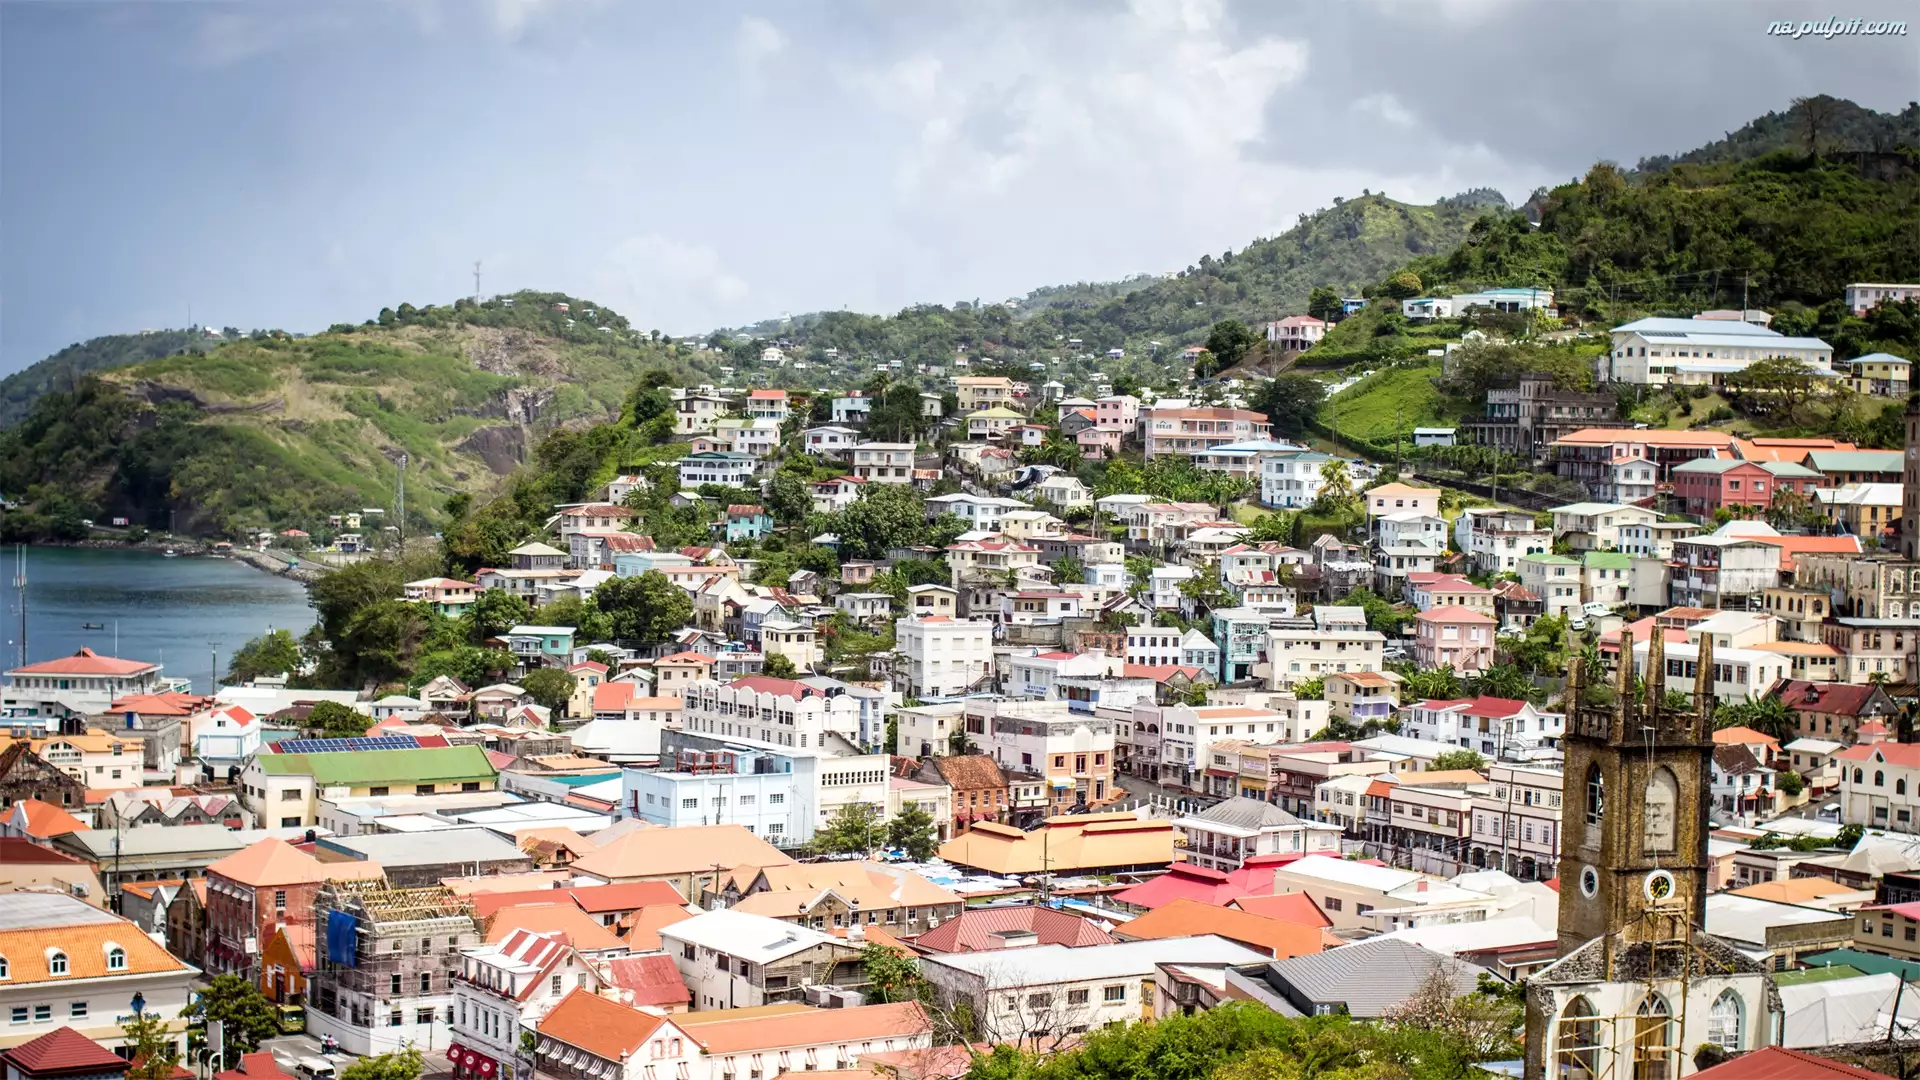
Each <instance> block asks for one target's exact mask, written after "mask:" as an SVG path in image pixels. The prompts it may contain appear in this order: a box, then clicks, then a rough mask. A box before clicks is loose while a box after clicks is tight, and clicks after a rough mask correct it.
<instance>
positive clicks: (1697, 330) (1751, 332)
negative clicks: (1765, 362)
mask: <svg viewBox="0 0 1920 1080" xmlns="http://www.w3.org/2000/svg"><path fill="white" fill-rule="evenodd" d="M1612 332H1613V333H1615V334H1689V335H1692V334H1714V335H1718V336H1721V337H1758V338H1777V337H1779V336H1781V335H1779V334H1778V333H1775V332H1774V331H1772V330H1769V329H1767V328H1766V327H1764V326H1755V325H1754V324H1753V323H1746V322H1733V321H1731V320H1726V321H1723V320H1720V319H1660V318H1654V319H1635V320H1634V321H1633V322H1630V323H1626V324H1624V325H1622V326H1616V327H1614V328H1613V330H1612Z"/></svg>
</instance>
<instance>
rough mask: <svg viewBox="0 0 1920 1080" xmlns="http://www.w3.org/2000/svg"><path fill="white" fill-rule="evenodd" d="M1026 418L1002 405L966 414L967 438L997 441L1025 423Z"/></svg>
mask: <svg viewBox="0 0 1920 1080" xmlns="http://www.w3.org/2000/svg"><path fill="white" fill-rule="evenodd" d="M1026 419H1027V418H1026V417H1025V416H1024V415H1022V414H1020V413H1018V412H1015V411H1014V410H1012V409H1009V408H1007V407H1006V406H1004V405H996V406H994V407H992V408H989V409H980V410H978V411H977V412H970V413H968V414H966V421H965V424H966V429H967V438H968V439H970V440H972V441H974V442H980V441H982V440H987V439H998V438H1000V437H1001V436H1003V435H1005V434H1007V433H1008V432H1010V431H1012V430H1013V429H1014V428H1016V427H1018V426H1020V425H1021V424H1023V423H1025V422H1026Z"/></svg>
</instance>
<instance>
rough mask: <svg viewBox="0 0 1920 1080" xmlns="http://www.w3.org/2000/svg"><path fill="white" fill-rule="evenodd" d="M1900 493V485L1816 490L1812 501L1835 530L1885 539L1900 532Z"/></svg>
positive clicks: (1853, 485) (1857, 485)
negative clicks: (1888, 535) (1815, 502)
mask: <svg viewBox="0 0 1920 1080" xmlns="http://www.w3.org/2000/svg"><path fill="white" fill-rule="evenodd" d="M1901 492H1902V485H1900V484H1844V485H1842V486H1840V487H1837V488H1815V489H1814V492H1813V497H1814V499H1815V500H1816V501H1817V502H1818V503H1819V505H1820V509H1822V510H1823V511H1825V512H1826V515H1827V520H1828V521H1829V522H1832V523H1833V526H1834V528H1835V529H1836V530H1838V531H1840V532H1843V533H1851V534H1852V535H1854V536H1862V537H1866V536H1882V537H1884V536H1886V535H1887V534H1889V533H1892V532H1894V531H1895V530H1896V529H1898V528H1899V521H1900V504H1901Z"/></svg>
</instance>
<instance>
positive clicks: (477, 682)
mask: <svg viewBox="0 0 1920 1080" xmlns="http://www.w3.org/2000/svg"><path fill="white" fill-rule="evenodd" d="M513 664H514V660H513V654H512V653H510V652H507V651H506V650H505V649H482V648H478V647H476V646H473V645H462V646H459V647H458V648H453V649H440V650H436V651H434V652H429V653H424V654H422V655H421V657H420V659H419V660H417V661H415V662H414V665H413V675H412V676H411V677H410V678H408V679H407V689H408V690H409V691H418V690H419V689H420V688H421V687H423V686H425V685H427V684H428V683H430V682H432V681H433V680H434V679H437V678H439V677H440V676H442V675H446V676H448V677H450V678H454V679H458V680H459V681H460V682H461V683H462V684H463V685H465V686H466V687H467V688H468V689H477V688H479V687H481V686H485V685H486V684H487V683H490V682H493V681H494V680H495V679H497V678H498V677H500V676H501V675H504V674H506V673H507V672H508V671H509V670H511V669H512V668H513ZM609 666H611V665H609Z"/></svg>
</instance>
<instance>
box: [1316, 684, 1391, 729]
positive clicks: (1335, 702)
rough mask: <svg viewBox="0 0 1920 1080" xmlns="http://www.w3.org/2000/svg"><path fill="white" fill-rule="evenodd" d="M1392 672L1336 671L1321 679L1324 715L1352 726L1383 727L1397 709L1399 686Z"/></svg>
mask: <svg viewBox="0 0 1920 1080" xmlns="http://www.w3.org/2000/svg"><path fill="white" fill-rule="evenodd" d="M1403 681H1405V680H1404V679H1403V678H1402V677H1401V676H1400V675H1399V673H1397V672H1392V671H1336V672H1334V673H1333V674H1331V675H1327V676H1324V677H1323V681H1322V686H1323V688H1324V689H1323V691H1322V692H1323V693H1324V694H1325V696H1326V702H1327V713H1328V715H1329V716H1334V717H1338V718H1340V719H1342V720H1346V721H1348V722H1349V723H1352V724H1356V725H1359V724H1367V723H1371V722H1374V721H1379V722H1381V723H1385V722H1386V721H1387V719H1389V718H1390V717H1392V715H1393V714H1394V712H1395V711H1396V710H1398V709H1399V707H1400V684H1401V683H1402V682H1403Z"/></svg>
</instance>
